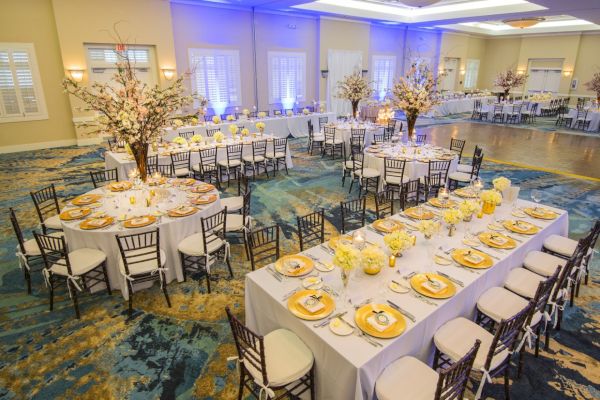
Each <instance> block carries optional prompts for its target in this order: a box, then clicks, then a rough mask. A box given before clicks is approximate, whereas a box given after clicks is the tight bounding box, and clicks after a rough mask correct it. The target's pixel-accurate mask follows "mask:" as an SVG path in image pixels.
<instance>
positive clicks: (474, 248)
mask: <svg viewBox="0 0 600 400" xmlns="http://www.w3.org/2000/svg"><path fill="white" fill-rule="evenodd" d="M469 247H470V248H472V249H473V250H477V251H478V252H480V253H483V254H485V255H486V256H490V257H492V258H493V259H495V260H498V261H500V258H498V257H496V256H495V255H493V254H490V253H488V252H485V251H481V250H479V249H478V248H476V247H473V246H469Z"/></svg>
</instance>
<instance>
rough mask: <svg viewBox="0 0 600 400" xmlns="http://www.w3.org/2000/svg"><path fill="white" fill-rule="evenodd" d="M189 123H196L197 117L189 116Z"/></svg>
mask: <svg viewBox="0 0 600 400" xmlns="http://www.w3.org/2000/svg"><path fill="white" fill-rule="evenodd" d="M190 125H192V126H194V125H198V117H191V118H190Z"/></svg>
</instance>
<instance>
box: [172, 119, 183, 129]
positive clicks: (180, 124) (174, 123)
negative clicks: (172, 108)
mask: <svg viewBox="0 0 600 400" xmlns="http://www.w3.org/2000/svg"><path fill="white" fill-rule="evenodd" d="M173 125H175V126H176V127H177V128H179V127H180V126H183V121H182V120H180V119H174V120H173Z"/></svg>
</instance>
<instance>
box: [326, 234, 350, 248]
mask: <svg viewBox="0 0 600 400" xmlns="http://www.w3.org/2000/svg"><path fill="white" fill-rule="evenodd" d="M340 243H341V244H345V245H350V246H352V243H353V242H352V236H348V235H344V236H336V237H332V238H331V239H329V247H330V248H331V250H335V249H336V248H337V246H338V244H340Z"/></svg>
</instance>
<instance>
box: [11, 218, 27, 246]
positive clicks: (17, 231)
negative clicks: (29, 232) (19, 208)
mask: <svg viewBox="0 0 600 400" xmlns="http://www.w3.org/2000/svg"><path fill="white" fill-rule="evenodd" d="M8 210H9V214H10V223H11V224H12V227H13V230H14V231H15V236H16V237H17V241H18V242H19V249H21V253H23V254H27V253H26V251H25V239H24V237H23V231H22V230H21V226H20V225H19V220H18V219H17V214H16V213H15V210H14V209H13V208H12V207H10V208H9V209H8Z"/></svg>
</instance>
